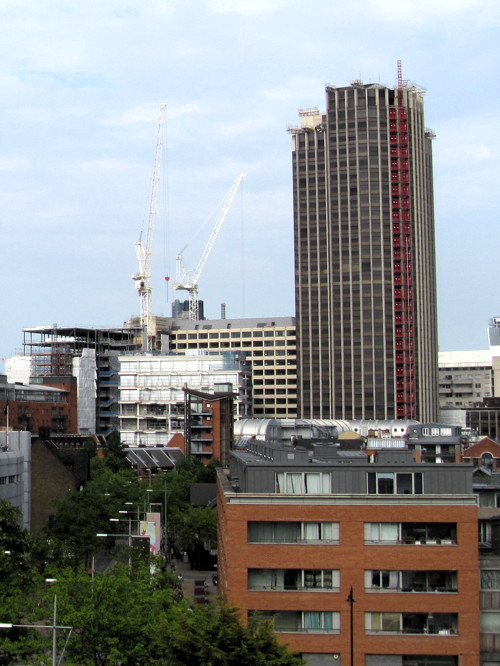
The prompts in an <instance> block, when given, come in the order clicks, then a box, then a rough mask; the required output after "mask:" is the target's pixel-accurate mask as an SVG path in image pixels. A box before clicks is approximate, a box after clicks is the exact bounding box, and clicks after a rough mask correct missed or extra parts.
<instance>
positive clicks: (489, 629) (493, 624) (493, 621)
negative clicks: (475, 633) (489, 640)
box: [481, 611, 500, 634]
mask: <svg viewBox="0 0 500 666" xmlns="http://www.w3.org/2000/svg"><path fill="white" fill-rule="evenodd" d="M481 633H482V634H498V633H500V612H499V611H482V612H481Z"/></svg>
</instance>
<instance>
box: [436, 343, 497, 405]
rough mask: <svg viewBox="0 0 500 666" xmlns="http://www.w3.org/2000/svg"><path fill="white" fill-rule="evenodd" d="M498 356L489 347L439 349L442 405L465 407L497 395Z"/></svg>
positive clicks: (440, 399)
mask: <svg viewBox="0 0 500 666" xmlns="http://www.w3.org/2000/svg"><path fill="white" fill-rule="evenodd" d="M495 360H497V361H499V360H500V359H495V358H494V357H493V354H492V351H491V350H489V349H487V350H479V351H453V352H439V355H438V361H439V406H440V408H441V409H442V410H446V409H466V408H470V407H474V406H475V405H477V403H482V402H483V400H484V398H489V397H492V396H494V395H495V388H494V386H495V384H494V374H495V373H494V361H495ZM497 386H498V387H499V388H500V382H498V383H497Z"/></svg>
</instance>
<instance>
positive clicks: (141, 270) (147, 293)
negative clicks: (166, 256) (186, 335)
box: [132, 104, 167, 351]
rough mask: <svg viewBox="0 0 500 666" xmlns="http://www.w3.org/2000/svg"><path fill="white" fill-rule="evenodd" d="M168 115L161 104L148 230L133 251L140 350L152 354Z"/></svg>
mask: <svg viewBox="0 0 500 666" xmlns="http://www.w3.org/2000/svg"><path fill="white" fill-rule="evenodd" d="M166 114H167V105H166V104H160V116H159V120H158V134H157V139H156V150H155V156H154V162H153V175H152V178H151V193H150V203H149V215H148V227H147V231H146V239H145V241H144V242H143V240H142V231H141V234H140V236H139V240H138V241H136V244H135V249H136V256H137V263H138V271H137V273H136V274H135V275H132V279H133V280H134V281H135V286H136V288H137V293H138V294H139V298H140V301H141V330H142V349H143V351H152V347H153V330H152V316H151V291H152V289H151V250H152V243H153V232H154V227H155V221H156V213H157V205H158V192H159V185H160V175H161V166H162V157H163V149H164V146H165V118H166Z"/></svg>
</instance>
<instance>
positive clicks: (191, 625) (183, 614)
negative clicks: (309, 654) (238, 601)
mask: <svg viewBox="0 0 500 666" xmlns="http://www.w3.org/2000/svg"><path fill="white" fill-rule="evenodd" d="M154 642H155V644H154V650H153V652H152V654H153V656H154V660H153V661H152V662H151V663H152V664H169V666H191V664H203V665H204V666H300V665H301V664H303V663H304V662H303V661H302V659H301V658H300V657H299V656H298V655H295V654H292V653H290V652H289V651H288V649H287V648H286V646H283V645H280V644H279V643H278V642H277V640H276V637H275V635H274V634H273V631H272V625H271V624H270V623H269V622H265V621H263V620H261V619H259V618H257V617H255V618H253V619H252V620H251V621H250V623H249V624H248V626H245V625H244V624H243V623H242V622H241V620H240V619H239V617H238V613H237V611H236V609H234V608H229V607H227V606H221V607H217V606H210V605H209V606H195V607H194V608H186V607H185V606H183V605H177V606H173V607H172V608H171V609H170V612H169V613H168V614H166V615H165V616H164V617H163V618H162V620H161V622H160V630H159V631H158V632H157V633H156V634H155V638H154Z"/></svg>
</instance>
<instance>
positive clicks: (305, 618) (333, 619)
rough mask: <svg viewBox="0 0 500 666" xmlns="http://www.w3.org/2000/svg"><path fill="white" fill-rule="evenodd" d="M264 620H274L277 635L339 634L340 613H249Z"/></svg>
mask: <svg viewBox="0 0 500 666" xmlns="http://www.w3.org/2000/svg"><path fill="white" fill-rule="evenodd" d="M254 613H257V614H258V615H259V616H260V617H262V618H264V619H266V620H267V619H269V620H274V624H275V629H276V631H277V632H278V633H280V632H283V633H292V632H293V633H295V632H297V633H303V632H307V633H326V632H328V633H337V634H338V633H339V631H340V613H339V612H337V611H249V616H250V617H251V616H252V615H253V614H254Z"/></svg>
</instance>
